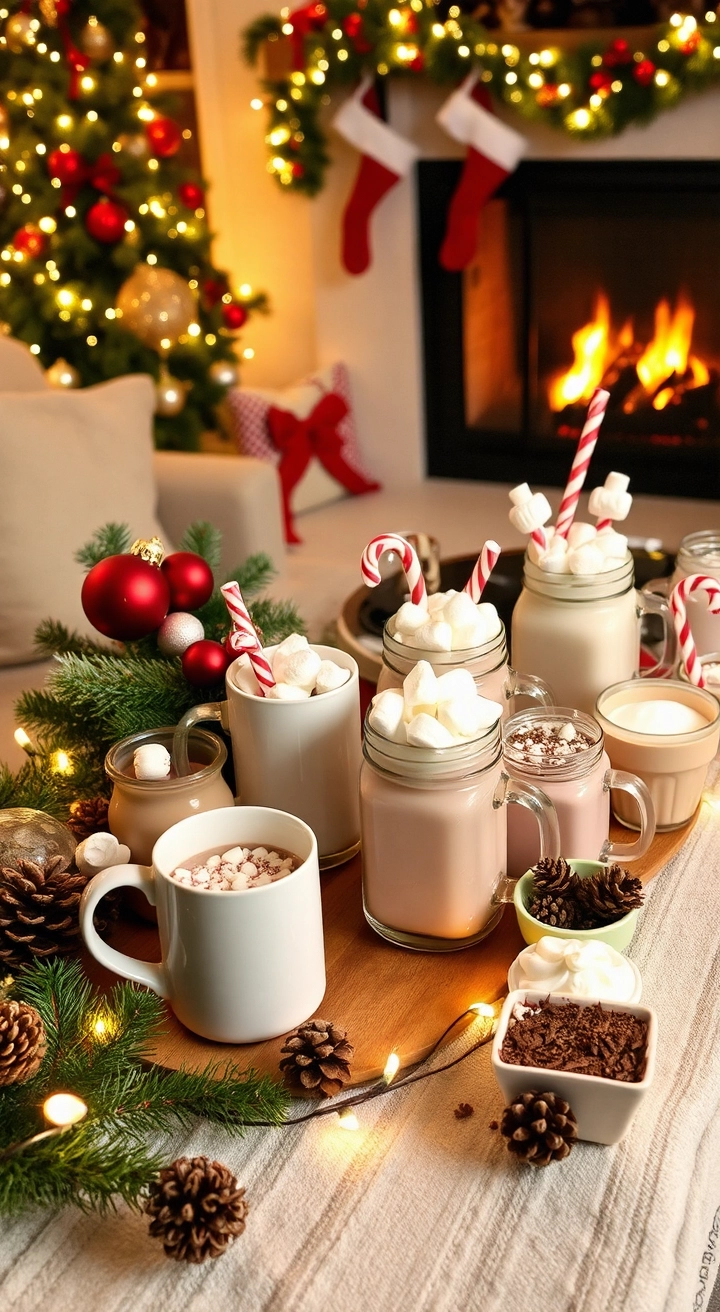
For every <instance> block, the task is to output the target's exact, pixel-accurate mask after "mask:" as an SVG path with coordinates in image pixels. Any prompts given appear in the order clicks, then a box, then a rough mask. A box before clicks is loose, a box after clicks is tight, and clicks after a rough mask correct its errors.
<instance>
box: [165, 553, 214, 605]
mask: <svg viewBox="0 0 720 1312" xmlns="http://www.w3.org/2000/svg"><path fill="white" fill-rule="evenodd" d="M160 569H161V570H162V572H163V574H164V575H165V578H166V580H167V585H168V588H169V589H170V607H169V608H170V610H197V609H198V608H199V607H200V606H204V605H205V602H206V601H208V600H209V599H210V597H211V596H212V591H213V588H214V587H215V580H214V579H213V572H212V570H211V568H210V566H209V565H208V563H207V561H206V560H203V558H202V556H198V555H196V554H195V552H194V551H175V552H174V553H173V555H172V556H166V557H165V559H164V561H163V563H162V565H161V566H160Z"/></svg>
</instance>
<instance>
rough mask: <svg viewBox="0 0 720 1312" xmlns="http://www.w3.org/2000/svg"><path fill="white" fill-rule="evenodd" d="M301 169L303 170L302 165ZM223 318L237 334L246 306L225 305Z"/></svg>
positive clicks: (232, 303)
mask: <svg viewBox="0 0 720 1312" xmlns="http://www.w3.org/2000/svg"><path fill="white" fill-rule="evenodd" d="M300 167H301V168H302V164H301V165H300ZM295 168H296V165H295V164H293V173H294V172H295ZM222 317H223V323H224V324H225V327H226V328H231V329H232V331H233V332H237V330H238V328H242V326H243V324H244V323H247V318H248V312H247V310H246V309H245V306H244V305H236V303H235V302H234V301H231V303H230V304H229V305H223V307H222Z"/></svg>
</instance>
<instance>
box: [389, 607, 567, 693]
mask: <svg viewBox="0 0 720 1312" xmlns="http://www.w3.org/2000/svg"><path fill="white" fill-rule="evenodd" d="M393 623H394V616H392V617H391V618H390V619H389V620H388V622H387V624H386V625H385V628H384V630H383V651H382V669H381V671H380V677H379V679H378V685H377V690H378V692H384V691H385V689H386V688H402V685H403V680H404V679H405V676H406V675H407V674H409V673H410V671H411V669H412V668H413V666H415V665H417V663H418V661H427V662H428V663H429V664H430V665H431V666H432V668H433V670H434V672H435V674H437V675H438V676H439V675H441V674H447V673H448V671H449V670H458V669H463V670H469V671H470V673H471V674H472V676H473V679H474V680H475V687H476V688H477V690H478V692H479V693H480V694H481V695H482V696H483V697H488V698H489V699H490V701H493V702H498V703H499V704H500V705H501V706H502V708H503V716H507V715H509V714H511V713H512V708H511V702H512V701H514V699H515V697H519V696H523V697H529V698H531V699H532V700H533V701H534V702H537V704H538V705H540V706H552V705H553V702H554V700H555V699H554V697H553V693H552V690H551V689H550V688H549V687H548V685H547V684H546V683H544V682H543V680H542V679H537V678H535V676H534V675H532V674H520V673H519V672H518V671H517V670H513V669H511V668H510V665H509V664H508V649H507V640H506V636H505V625H504V624H503V625H502V627H501V629H500V632H499V633H498V634H497V636H496V637H495V638H492V639H491V640H490V642H485V643H483V644H482V646H480V647H468V648H466V649H465V650H462V651H425V650H422V649H421V648H419V647H408V646H406V645H405V643H401V642H398V641H397V639H396V638H395V636H394V632H393Z"/></svg>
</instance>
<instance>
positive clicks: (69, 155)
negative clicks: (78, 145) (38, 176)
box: [47, 146, 86, 187]
mask: <svg viewBox="0 0 720 1312" xmlns="http://www.w3.org/2000/svg"><path fill="white" fill-rule="evenodd" d="M47 166H48V173H49V174H50V177H51V178H57V179H58V181H59V182H61V183H62V185H63V187H79V186H81V185H82V183H83V182H84V181H85V173H86V165H85V160H84V159H83V157H82V155H81V154H80V151H79V150H70V149H69V148H68V149H66V150H63V148H62V146H59V147H58V149H57V150H51V151H50V154H49V155H48V157H47Z"/></svg>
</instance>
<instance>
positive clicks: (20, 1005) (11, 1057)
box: [0, 998, 47, 1089]
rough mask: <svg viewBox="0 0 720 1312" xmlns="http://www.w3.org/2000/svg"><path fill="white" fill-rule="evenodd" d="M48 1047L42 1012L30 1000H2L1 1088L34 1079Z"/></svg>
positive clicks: (0, 1020) (0, 1036)
mask: <svg viewBox="0 0 720 1312" xmlns="http://www.w3.org/2000/svg"><path fill="white" fill-rule="evenodd" d="M46 1048H47V1038H46V1035H45V1026H44V1025H43V1023H42V1017H41V1016H40V1013H39V1012H37V1011H36V1010H35V1008H34V1007H31V1006H29V1005H28V1003H27V1002H12V1001H11V1000H10V999H9V998H6V999H5V1001H4V1002H0V1089H2V1088H6V1087H7V1085H9V1084H24V1083H25V1081H26V1080H31V1079H32V1077H33V1075H35V1074H36V1072H37V1071H38V1070H39V1069H40V1064H41V1062H42V1059H43V1057H44V1056H45V1049H46Z"/></svg>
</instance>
